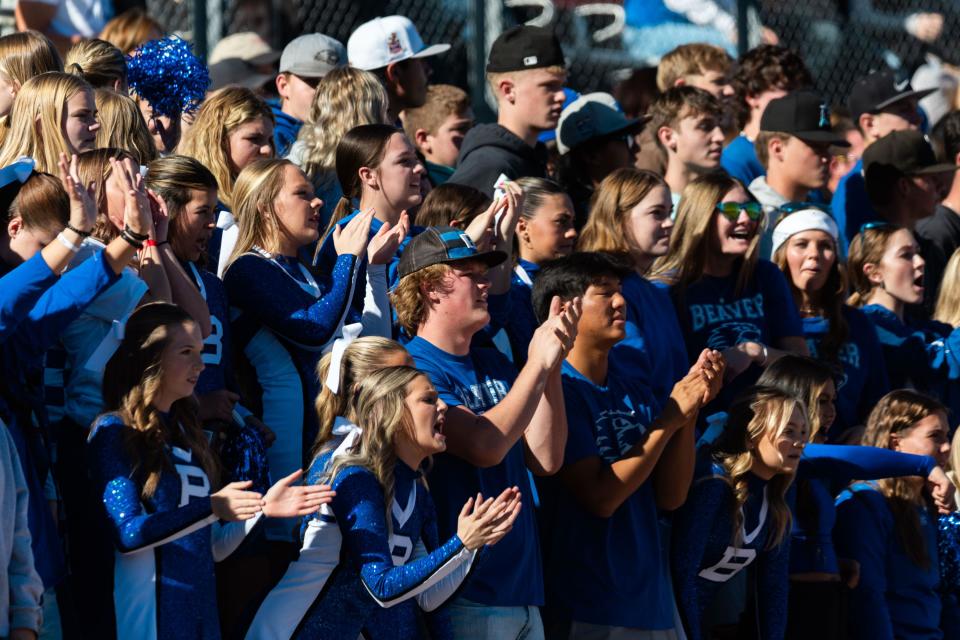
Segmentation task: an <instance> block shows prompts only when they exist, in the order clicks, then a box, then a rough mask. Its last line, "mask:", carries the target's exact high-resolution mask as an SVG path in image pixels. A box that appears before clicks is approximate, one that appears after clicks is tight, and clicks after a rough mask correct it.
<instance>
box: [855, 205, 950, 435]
mask: <svg viewBox="0 0 960 640" xmlns="http://www.w3.org/2000/svg"><path fill="white" fill-rule="evenodd" d="M874 224H875V225H876V226H870V227H869V228H866V229H864V230H863V231H861V232H860V233H858V234H857V235H856V236H855V237H854V239H853V240H852V241H851V242H850V258H849V261H848V269H847V271H848V272H849V274H850V284H851V288H852V289H853V294H852V295H851V296H850V303H851V304H853V305H855V306H860V307H862V308H863V312H864V313H865V314H867V317H868V318H869V319H870V321H871V322H872V323H873V325H874V326H875V327H876V329H877V337H878V338H879V339H880V344H881V346H882V347H883V354H884V360H885V361H886V366H887V376H888V378H889V379H890V388H891V389H901V388H911V389H917V390H918V391H922V392H924V393H928V394H930V395H932V396H933V397H935V398H937V399H938V400H940V401H941V402H943V403H944V404H945V405H947V408H948V409H949V410H950V412H951V419H952V421H953V422H955V421H956V418H957V417H958V416H960V330H957V329H954V328H952V327H950V326H949V325H946V324H943V323H942V322H936V321H932V320H931V321H924V320H913V319H911V318H909V314H905V311H906V308H907V305H919V304H920V303H922V302H923V297H924V295H925V294H927V295H933V294H934V292H925V291H924V288H923V271H924V261H923V258H922V257H920V247H919V245H917V242H916V240H915V239H914V237H913V234H912V233H911V232H910V230H909V229H904V228H901V227H897V226H894V225H890V224H886V223H883V224H880V223H874Z"/></svg>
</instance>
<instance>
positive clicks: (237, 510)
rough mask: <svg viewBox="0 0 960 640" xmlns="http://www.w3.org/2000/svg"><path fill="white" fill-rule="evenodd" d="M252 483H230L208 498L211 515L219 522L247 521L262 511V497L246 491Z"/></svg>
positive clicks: (247, 481)
mask: <svg viewBox="0 0 960 640" xmlns="http://www.w3.org/2000/svg"><path fill="white" fill-rule="evenodd" d="M251 486H253V482H251V481H250V480H245V481H243V482H231V483H230V484H228V485H227V486H225V487H224V488H223V489H220V491H217V492H216V493H214V494H212V495H211V496H210V506H211V508H212V510H213V515H215V516H217V517H218V518H220V519H221V520H229V521H235V520H249V519H250V518H252V517H254V516H255V515H257V514H258V513H260V511H262V509H263V496H261V495H260V494H259V493H257V492H256V491H247V489H249V488H250V487H251Z"/></svg>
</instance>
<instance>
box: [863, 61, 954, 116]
mask: <svg viewBox="0 0 960 640" xmlns="http://www.w3.org/2000/svg"><path fill="white" fill-rule="evenodd" d="M934 91H936V88H933V89H923V90H921V91H916V90H914V88H913V87H912V86H910V80H902V81H900V82H897V78H896V76H895V75H894V74H893V72H892V71H875V72H873V73H871V74H870V75H868V76H867V77H865V78H861V79H860V80H858V81H857V83H856V84H855V85H853V89H852V90H851V91H850V98H849V99H848V100H847V107H848V108H849V109H850V115H851V116H853V121H854V122H859V120H860V116H862V115H863V114H865V113H879V112H880V111H883V110H884V109H886V108H887V107H889V106H890V105H892V104H894V103H896V102H900V101H901V100H906V99H907V98H916V99H917V100H919V99H920V98H924V97H926V96H928V95H930V94H931V93H933V92H934Z"/></svg>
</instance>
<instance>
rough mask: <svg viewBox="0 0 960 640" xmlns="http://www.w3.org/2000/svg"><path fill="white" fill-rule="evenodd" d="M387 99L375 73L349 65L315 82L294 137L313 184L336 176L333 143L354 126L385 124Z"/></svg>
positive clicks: (335, 157) (333, 178)
mask: <svg viewBox="0 0 960 640" xmlns="http://www.w3.org/2000/svg"><path fill="white" fill-rule="evenodd" d="M389 105H390V98H389V97H388V96H387V90H386V89H385V88H384V87H383V83H382V82H380V80H379V79H377V76H375V75H374V74H372V73H370V72H369V71H364V70H363V69H355V68H353V67H339V68H337V69H334V70H333V71H331V72H330V73H328V74H327V75H325V76H324V77H322V78H321V79H320V82H318V83H317V93H316V96H315V97H314V99H313V104H312V105H311V106H310V119H309V120H308V121H307V123H306V124H304V125H303V127H302V128H301V129H300V134H299V135H298V136H297V139H298V140H299V141H300V142H302V143H303V156H302V158H303V161H302V164H301V168H302V169H303V172H304V173H306V174H307V176H308V177H309V178H310V180H311V181H312V182H313V183H314V185H316V186H317V187H323V186H326V185H329V184H330V183H331V182H332V181H334V180H336V179H337V175H336V170H337V144H339V142H340V140H341V139H342V138H343V136H344V135H346V133H347V132H348V131H350V130H351V129H353V128H354V127H358V126H360V125H362V124H387V107H389Z"/></svg>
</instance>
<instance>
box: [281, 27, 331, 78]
mask: <svg viewBox="0 0 960 640" xmlns="http://www.w3.org/2000/svg"><path fill="white" fill-rule="evenodd" d="M346 64H347V49H346V48H345V47H344V46H343V44H342V43H341V42H340V41H339V40H336V39H334V38H331V37H330V36H325V35H323V34H322V33H308V34H307V35H303V36H300V37H298V38H294V39H293V40H291V41H290V43H289V44H288V45H287V46H286V47H284V48H283V54H282V55H281V56H280V73H292V74H295V75H298V76H303V77H304V78H322V77H323V76H325V75H327V74H328V73H330V72H331V71H333V70H334V69H336V68H337V67H343V66H346Z"/></svg>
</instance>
